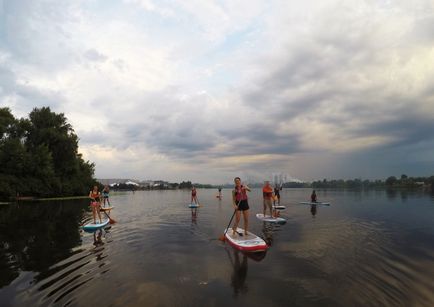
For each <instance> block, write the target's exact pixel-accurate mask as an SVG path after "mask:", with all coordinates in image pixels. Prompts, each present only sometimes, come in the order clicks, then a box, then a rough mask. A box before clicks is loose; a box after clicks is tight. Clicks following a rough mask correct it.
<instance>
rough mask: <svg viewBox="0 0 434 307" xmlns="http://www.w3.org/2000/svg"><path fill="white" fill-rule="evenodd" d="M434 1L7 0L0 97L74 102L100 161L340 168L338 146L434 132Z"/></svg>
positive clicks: (132, 173) (24, 103) (69, 105)
mask: <svg viewBox="0 0 434 307" xmlns="http://www.w3.org/2000/svg"><path fill="white" fill-rule="evenodd" d="M433 9H434V4H433V3H432V1H428V0H426V1H424V0H422V1H419V2H418V3H417V4H415V3H409V2H407V1H403V0H402V1H393V2H390V1H370V0H365V1H347V2H342V1H332V0H331V1H321V2H318V1H313V0H308V1H303V2H299V1H280V0H274V1H229V0H228V1H207V2H203V1H158V2H157V1H152V0H125V1H124V2H119V3H110V4H108V3H106V2H102V1H91V2H89V1H79V2H74V3H70V2H68V1H51V2H50V1H47V2H34V1H27V2H26V1H24V2H13V1H6V2H5V4H4V6H3V10H2V11H0V17H1V20H2V21H3V24H4V25H5V27H4V28H3V29H0V40H1V41H0V106H9V107H11V108H12V111H13V112H14V113H15V114H16V115H17V116H25V115H26V113H28V112H30V111H31V109H32V108H33V107H35V106H38V107H40V106H44V105H50V106H51V107H52V108H53V110H54V111H56V112H64V113H65V115H66V116H67V117H68V118H69V120H70V121H71V123H72V124H73V126H74V128H75V130H76V132H77V134H78V135H79V137H80V139H81V141H80V145H81V147H80V148H81V150H82V151H83V152H84V153H85V156H86V158H87V159H89V160H91V161H95V162H96V163H97V167H96V170H97V175H98V176H99V177H104V176H106V177H119V176H121V175H122V176H125V177H136V178H140V177H141V176H140V174H143V173H144V172H145V171H146V174H148V175H149V176H148V177H152V176H153V175H155V176H157V175H158V174H161V173H165V174H167V175H166V176H167V178H168V179H171V178H174V179H176V178H185V179H187V178H188V176H191V177H192V178H191V179H192V180H197V181H209V178H210V177H209V176H210V174H216V175H215V176H212V178H213V179H212V180H214V181H215V182H225V181H227V180H226V179H225V178H226V176H232V175H234V174H236V173H237V172H249V176H251V177H254V176H261V174H262V175H263V174H265V173H267V172H270V173H271V172H273V171H275V170H282V171H285V172H287V173H291V174H292V175H294V176H295V177H298V178H311V177H314V176H315V172H316V171H318V173H320V174H319V175H318V176H321V177H324V176H327V174H330V175H336V176H339V174H340V172H341V174H344V172H343V171H340V170H339V167H337V165H338V164H339V163H338V160H336V159H340V160H341V161H342V160H344V159H343V158H342V157H344V156H345V159H348V160H350V159H351V158H350V157H353V158H354V159H356V158H357V159H362V158H361V157H360V156H357V154H358V153H361V152H362V153H365V155H366V157H369V156H370V155H378V152H379V151H381V150H385V151H387V150H388V149H390V148H392V146H400V150H401V151H402V152H411V148H412V146H414V144H419V143H423V142H424V141H425V140H426V139H428V140H427V141H428V143H429V141H430V140H431V139H429V138H430V136H429V134H426V133H424V131H427V130H430V129H432V128H434V127H433V125H432V124H431V123H432V122H433V119H434V111H433V108H432V106H433V101H434V100H433V99H434V87H433V86H432V81H431V80H433V77H434V76H433V74H434V73H433V72H434V67H433V66H434V51H433V50H432V47H431V46H432V43H433V36H432V29H433V28H434V27H433V25H434V14H433V13H432V12H434V10H433ZM412 123H417V124H415V125H413V124H412ZM427 148H428V149H427ZM421 150H423V152H425V154H426V155H428V154H429V153H430V151H429V147H423V146H422V147H421ZM392 152H393V151H392ZM420 155H421V156H423V153H420ZM397 159H398V158H397ZM399 159H401V158H399ZM418 160H419V161H425V162H424V163H425V164H424V165H426V159H423V158H421V157H418ZM397 161H398V160H397ZM399 161H401V160H399ZM323 164H327V165H326V166H323ZM197 165H200V167H201V169H207V170H209V172H208V173H207V172H203V171H199V170H198V167H197ZM310 165H312V167H311V166H310ZM375 167H376V168H377V169H376V170H375V171H376V174H381V172H383V173H384V174H385V176H386V175H388V174H387V172H389V170H388V169H386V168H384V169H382V170H378V166H375ZM362 168H363V169H362ZM366 169H367V167H364V166H359V165H355V166H352V167H348V169H347V170H346V173H345V175H348V174H351V173H353V174H354V176H358V174H360V173H361V172H365V170H366Z"/></svg>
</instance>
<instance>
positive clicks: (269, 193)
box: [262, 186, 273, 199]
mask: <svg viewBox="0 0 434 307" xmlns="http://www.w3.org/2000/svg"><path fill="white" fill-rule="evenodd" d="M262 194H263V196H264V198H267V199H271V197H273V188H272V187H271V186H265V187H263V188H262Z"/></svg>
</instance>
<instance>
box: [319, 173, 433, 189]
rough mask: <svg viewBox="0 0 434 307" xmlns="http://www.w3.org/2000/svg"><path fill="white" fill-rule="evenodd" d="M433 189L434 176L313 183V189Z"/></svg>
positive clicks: (403, 176) (320, 181)
mask: <svg viewBox="0 0 434 307" xmlns="http://www.w3.org/2000/svg"><path fill="white" fill-rule="evenodd" d="M418 187H424V188H431V189H432V188H433V187H434V176H430V177H409V176H407V175H405V174H402V175H401V177H395V176H390V177H388V178H387V179H386V180H373V181H371V180H368V179H365V180H362V179H350V180H343V179H339V180H327V179H323V180H318V181H313V182H312V188H343V189H367V188H418Z"/></svg>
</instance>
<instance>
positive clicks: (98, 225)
mask: <svg viewBox="0 0 434 307" xmlns="http://www.w3.org/2000/svg"><path fill="white" fill-rule="evenodd" d="M109 222H110V220H109V219H105V220H102V223H96V224H95V223H93V222H91V223H87V224H86V225H84V226H83V230H85V231H94V230H97V229H100V228H102V227H104V226H107V224H108V223H109Z"/></svg>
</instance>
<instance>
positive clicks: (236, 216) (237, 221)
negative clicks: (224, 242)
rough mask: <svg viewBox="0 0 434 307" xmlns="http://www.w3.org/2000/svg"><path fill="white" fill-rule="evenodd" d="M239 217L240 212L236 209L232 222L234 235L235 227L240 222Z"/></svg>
mask: <svg viewBox="0 0 434 307" xmlns="http://www.w3.org/2000/svg"><path fill="white" fill-rule="evenodd" d="M240 218H241V213H240V210H237V211H236V212H235V222H234V226H233V227H232V231H233V235H235V233H236V231H237V228H238V224H239V222H240Z"/></svg>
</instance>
